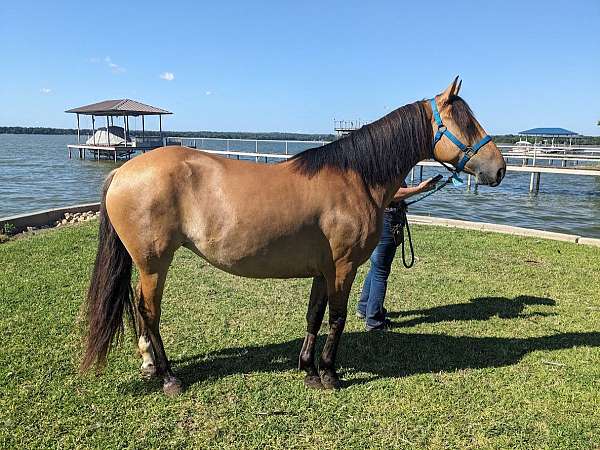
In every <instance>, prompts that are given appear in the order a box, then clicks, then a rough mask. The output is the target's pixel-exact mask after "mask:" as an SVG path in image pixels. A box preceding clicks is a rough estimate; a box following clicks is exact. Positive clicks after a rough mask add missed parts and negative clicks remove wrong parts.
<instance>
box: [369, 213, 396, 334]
mask: <svg viewBox="0 0 600 450" xmlns="http://www.w3.org/2000/svg"><path fill="white" fill-rule="evenodd" d="M395 254H396V244H395V243H394V238H393V236H392V231H391V225H390V216H389V214H385V215H384V220H383V230H382V233H381V239H380V240H379V244H377V247H375V250H374V251H373V254H372V255H371V269H370V272H372V274H371V279H370V286H369V293H368V301H367V309H366V318H367V321H366V325H367V329H372V328H377V327H379V326H381V325H383V324H384V321H385V308H384V307H383V302H384V300H385V293H386V290H387V279H388V276H389V275H390V270H391V266H392V261H393V260H394V256H395Z"/></svg>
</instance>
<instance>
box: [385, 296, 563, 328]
mask: <svg viewBox="0 0 600 450" xmlns="http://www.w3.org/2000/svg"><path fill="white" fill-rule="evenodd" d="M530 305H544V306H554V305H556V302H555V301H554V300H553V299H551V298H545V297H531V296H527V295H520V296H518V297H515V298H513V299H509V298H505V297H479V298H474V299H472V300H471V301H470V302H469V303H458V304H452V305H444V306H436V307H435V308H428V309H415V310H411V311H399V312H388V317H390V318H401V317H410V316H419V317H415V318H413V319H410V320H405V321H401V322H394V323H393V326H394V327H412V326H415V325H419V324H422V323H438V322H452V321H457V320H488V319H491V318H492V317H496V316H497V317H499V318H501V319H516V318H528V317H534V316H541V317H546V316H550V315H554V313H543V312H532V313H527V314H523V311H524V309H525V307H526V306H530Z"/></svg>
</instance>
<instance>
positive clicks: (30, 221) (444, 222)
mask: <svg viewBox="0 0 600 450" xmlns="http://www.w3.org/2000/svg"><path fill="white" fill-rule="evenodd" d="M99 210H100V203H85V204H81V205H73V206H65V207H63V208H54V209H46V210H44V211H37V212H33V213H29V214H21V215H16V216H11V217H3V218H0V231H1V230H3V229H4V224H11V225H12V226H13V227H14V231H15V232H17V233H18V232H21V231H23V230H26V229H27V227H36V228H37V227H43V226H52V225H53V224H54V222H56V221H57V220H61V219H63V218H64V215H65V213H78V212H79V213H81V212H86V211H93V212H96V211H99ZM408 219H409V220H410V222H411V223H414V224H419V225H435V226H442V227H450V228H462V229H464V230H477V231H486V232H491V233H504V234H510V235H513V236H524V237H535V238H540V239H552V240H555V241H564V242H571V243H573V244H580V245H591V246H595V247H600V239H595V238H589V237H584V236H578V235H575V234H566V233H555V232H552V231H544V230H535V229H532V228H523V227H513V226H510V225H500V224H495V223H485V222H469V221H467V220H456V219H445V218H442V217H430V216H416V215H411V214H409V215H408Z"/></svg>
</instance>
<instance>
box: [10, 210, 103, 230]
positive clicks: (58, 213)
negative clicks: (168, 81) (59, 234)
mask: <svg viewBox="0 0 600 450" xmlns="http://www.w3.org/2000/svg"><path fill="white" fill-rule="evenodd" d="M87 211H93V212H96V211H100V203H84V204H81V205H72V206H65V207H62V208H54V209H45V210H43V211H36V212H32V213H28V214H19V215H16V216H10V217H2V218H0V232H1V231H2V230H3V229H4V225H5V224H10V225H12V226H13V227H14V232H15V233H19V232H21V231H24V230H26V229H27V227H35V228H39V227H44V226H52V225H53V224H54V222H56V221H57V220H62V219H63V218H64V216H65V213H82V212H87Z"/></svg>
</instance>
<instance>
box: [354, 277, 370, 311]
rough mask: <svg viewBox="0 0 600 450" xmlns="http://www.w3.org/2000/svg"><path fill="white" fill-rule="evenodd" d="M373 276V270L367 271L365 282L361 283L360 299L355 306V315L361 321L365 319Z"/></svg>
mask: <svg viewBox="0 0 600 450" xmlns="http://www.w3.org/2000/svg"><path fill="white" fill-rule="evenodd" d="M372 276H373V270H371V269H369V272H368V273H367V276H366V277H365V282H364V283H363V287H362V291H361V292H360V299H359V300H358V304H357V305H356V315H357V316H358V317H360V318H361V319H364V318H365V317H367V302H368V301H369V291H370V290H371V277H372Z"/></svg>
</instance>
